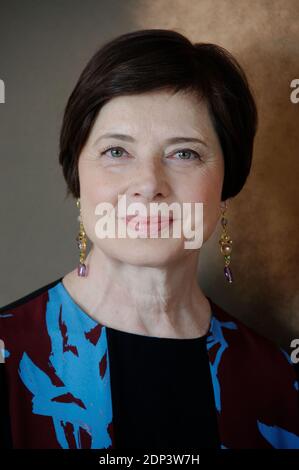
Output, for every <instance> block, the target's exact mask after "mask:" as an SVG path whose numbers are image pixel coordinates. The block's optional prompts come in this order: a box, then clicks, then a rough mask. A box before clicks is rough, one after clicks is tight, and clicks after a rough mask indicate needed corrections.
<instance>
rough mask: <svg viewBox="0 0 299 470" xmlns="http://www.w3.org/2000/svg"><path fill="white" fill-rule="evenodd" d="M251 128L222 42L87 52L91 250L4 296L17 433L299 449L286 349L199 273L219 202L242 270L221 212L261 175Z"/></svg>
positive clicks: (73, 152) (71, 113)
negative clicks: (213, 293)
mask: <svg viewBox="0 0 299 470" xmlns="http://www.w3.org/2000/svg"><path fill="white" fill-rule="evenodd" d="M256 127H257V112H256V106H255V102H254V98H253V96H252V93H251V91H250V88H249V85H248V83H247V79H246V77H245V74H244V72H243V70H242V69H241V67H240V66H239V64H238V63H237V62H236V60H235V59H234V58H233V57H232V56H231V55H230V54H229V53H228V52H227V51H225V50H224V49H223V48H221V47H219V46H216V45H214V44H204V43H199V44H192V43H191V42H190V41H189V40H188V39H187V38H185V37H184V36H182V35H181V34H179V33H177V32H175V31H169V30H159V29H154V30H142V31H136V32H132V33H128V34H124V35H122V36H120V37H118V38H116V39H114V40H113V41H111V42H109V43H107V44H105V45H104V46H103V47H102V48H101V49H100V50H99V51H98V52H97V53H96V54H95V55H94V56H93V57H92V58H91V60H90V61H89V63H88V64H87V66H86V68H85V69H84V71H83V72H82V74H81V76H80V78H79V80H78V83H77V85H76V87H75V89H74V90H73V92H72V94H71V96H70V98H69V101H68V103H67V106H66V110H65V115H64V120H63V125H62V130H61V137H60V163H61V165H62V168H63V173H64V176H65V179H66V182H67V187H68V194H71V195H72V196H73V197H74V198H75V199H76V203H77V206H78V210H79V211H78V214H79V222H80V223H79V233H78V236H77V241H78V247H79V265H78V268H76V269H74V270H73V271H71V272H69V273H67V274H65V275H64V276H63V277H61V278H59V279H57V280H55V281H53V282H51V283H50V284H48V285H46V286H42V287H41V288H40V289H38V290H37V291H34V292H32V293H30V294H29V295H28V296H26V297H23V298H22V299H19V300H18V301H16V302H14V303H12V304H10V305H7V306H5V307H3V308H2V310H1V320H0V322H1V338H2V339H3V340H4V345H5V349H4V356H5V358H4V359H5V365H4V374H3V379H2V380H3V383H4V386H5V387H4V388H5V390H6V393H7V402H8V403H9V408H8V409H7V426H6V427H5V429H6V433H5V436H6V444H5V445H8V446H9V445H11V446H12V447H13V448H65V449H70V448H96V449H109V448H121V449H125V448H144V449H147V450H148V449H166V448H168V449H178V450H186V449H199V448H299V402H298V382H297V381H296V376H295V373H294V370H293V366H292V364H291V363H290V361H289V360H288V357H287V355H286V354H285V353H283V352H282V351H281V350H280V349H279V348H277V347H276V346H275V345H274V344H272V343H271V342H270V341H268V340H266V339H264V338H262V337H261V336H259V335H258V334H257V333H255V332H253V331H252V330H251V329H249V328H247V327H246V326H245V325H244V324H242V323H241V322H240V321H238V320H237V319H235V318H233V317H232V316H230V315H229V314H228V313H227V312H225V311H224V310H223V309H222V308H221V307H219V306H218V305H216V304H215V303H214V302H213V301H212V300H211V299H210V298H208V297H206V296H205V294H204V293H203V291H202V290H201V288H200V286H199V285H198V283H197V281H196V272H197V266H198V258H199V253H200V247H201V245H202V244H203V243H205V242H206V241H207V240H208V239H209V237H210V236H211V235H212V233H213V232H214V230H215V228H216V225H217V222H218V220H219V218H220V217H221V223H222V234H221V237H220V240H219V249H220V252H221V254H222V255H223V257H224V258H223V261H224V276H225V280H226V281H228V283H231V282H233V275H232V271H231V269H230V261H231V253H232V240H231V237H230V231H229V224H228V219H227V218H226V217H225V211H226V209H227V201H228V200H229V199H231V198H233V197H234V196H236V195H237V194H238V193H239V192H240V191H241V189H242V187H243V186H244V184H245V181H246V178H247V176H248V174H249V171H250V166H251V159H252V151H253V142H254V136H255V133H256ZM119 201H121V202H123V205H121V204H119ZM157 203H158V204H161V203H164V206H163V207H164V212H163V214H164V215H163V220H162V218H160V220H159V215H160V216H161V213H160V214H159V212H158V211H157V207H156V205H155V204H157ZM172 204H176V209H175V210H173V212H168V213H167V210H166V209H168V208H169V207H171V205H172ZM186 204H187V205H188V204H191V210H190V212H188V210H186V209H185V208H186V207H187V206H185V205H186ZM131 205H133V206H131ZM192 205H193V206H192ZM130 206H131V208H132V207H133V209H135V212H134V210H133V211H132V212H129V210H128V209H129V207H130ZM136 207H138V210H137V212H136ZM189 207H190V206H189ZM165 208H166V209H165ZM103 209H104V210H103ZM144 209H146V210H147V211H148V212H147V213H146V214H145V215H144V213H141V211H142V210H144ZM152 209H154V210H155V211H156V212H155V213H154V212H149V211H151V210H152ZM180 209H181V210H180ZM105 210H106V214H104V211H105ZM201 210H202V212H201ZM134 214H135V215H136V217H135V219H134V217H133V220H132V216H133V215H134ZM153 214H154V215H153ZM165 214H166V215H165ZM190 214H191V215H190ZM99 215H102V216H103V217H104V215H105V217H104V220H105V222H106V229H107V226H108V225H109V230H108V232H109V235H110V236H109V237H108V236H106V237H104V236H103V234H104V233H106V235H107V231H106V232H105V230H106V229H105V227H104V225H100V224H99V220H101V218H99ZM201 215H203V225H202V224H201V221H202V218H201V217H200V216H201ZM198 221H199V225H198V224H197V222H198ZM111 222H115V223H117V226H118V227H122V228H126V229H127V232H126V236H125V237H121V236H119V232H116V230H114V229H115V225H113V223H112V224H111ZM187 222H188V223H189V224H190V225H189V228H190V230H189V232H188V233H189V234H191V233H193V234H195V235H200V237H199V244H197V245H196V246H195V247H194V246H193V247H191V248H190V247H188V248H186V245H185V242H186V237H185V236H184V235H185V234H186V233H185V232H183V230H181V232H180V236H178V237H175V236H174V229H175V228H181V229H184V228H186V224H187ZM166 228H167V229H168V230H169V229H170V231H169V232H167V233H166V235H167V236H165V237H162V236H161V235H162V233H163V234H165V229H166ZM111 235H112V236H111ZM157 235H158V236H157ZM201 235H202V238H201ZM187 238H188V237H187ZM87 239H89V240H90V242H91V249H90V251H89V253H88V254H87ZM8 428H9V429H8ZM8 431H9V432H8ZM3 442H4V441H3Z"/></svg>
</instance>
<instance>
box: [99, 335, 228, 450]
mask: <svg viewBox="0 0 299 470" xmlns="http://www.w3.org/2000/svg"><path fill="white" fill-rule="evenodd" d="M107 337H108V353H109V356H110V363H111V367H110V374H111V391H112V406H113V422H114V432H115V440H116V448H119V449H125V448H127V449H130V448H131V449H133V448H134V449H156V450H158V449H164V450H166V449H169V450H175V449H176V450H188V449H190V450H192V449H193V450H196V449H197V450H198V449H200V448H219V447H220V443H219V436H218V428H217V417H216V408H215V403H214V394H213V388H212V381H211V375H210V368H209V360H208V355H207V349H206V338H207V336H203V337H200V338H188V339H179V338H159V337H152V336H144V335H141V334H135V333H129V332H124V331H120V330H115V329H113V328H109V327H107Z"/></svg>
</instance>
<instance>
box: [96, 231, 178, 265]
mask: <svg viewBox="0 0 299 470" xmlns="http://www.w3.org/2000/svg"><path fill="white" fill-rule="evenodd" d="M103 245H104V244H103ZM103 245H102V246H101V250H102V251H104V253H106V255H107V256H109V257H111V258H114V259H116V260H119V261H120V262H123V263H127V264H132V265H135V266H148V267H158V266H161V267H162V266H166V265H167V264H169V263H171V262H173V261H175V260H178V259H180V258H182V257H183V256H184V252H185V251H186V250H185V249H184V240H181V239H178V238H177V239H146V238H143V239H136V240H126V239H123V240H113V241H112V243H107V244H105V246H103Z"/></svg>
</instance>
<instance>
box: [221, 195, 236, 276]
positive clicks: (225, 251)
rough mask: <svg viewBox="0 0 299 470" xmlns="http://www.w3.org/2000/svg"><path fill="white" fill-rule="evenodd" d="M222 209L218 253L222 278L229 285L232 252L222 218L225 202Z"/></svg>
mask: <svg viewBox="0 0 299 470" xmlns="http://www.w3.org/2000/svg"><path fill="white" fill-rule="evenodd" d="M224 204H225V205H224V208H221V214H222V217H221V225H222V233H221V237H220V240H219V245H220V251H221V254H222V255H224V276H225V279H226V280H227V281H228V282H229V283H230V284H231V283H232V282H233V274H232V272H231V269H230V267H229V264H230V259H231V252H232V243H233V241H232V239H231V237H230V236H229V235H228V233H227V222H228V220H227V218H226V217H224V215H225V211H226V209H227V205H226V201H225V203H224Z"/></svg>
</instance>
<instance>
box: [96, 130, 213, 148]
mask: <svg viewBox="0 0 299 470" xmlns="http://www.w3.org/2000/svg"><path fill="white" fill-rule="evenodd" d="M110 137H113V138H115V139H120V140H124V141H126V142H136V140H135V139H134V137H132V136H131V135H127V134H116V133H107V134H103V135H101V136H100V137H98V138H97V139H96V141H95V145H96V144H97V143H98V142H99V141H100V140H102V139H108V138H110ZM183 142H199V143H200V144H203V145H205V146H206V147H207V144H206V142H204V141H203V140H201V139H198V138H196V137H184V136H182V137H170V138H169V139H166V141H165V143H167V144H180V143H183Z"/></svg>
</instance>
